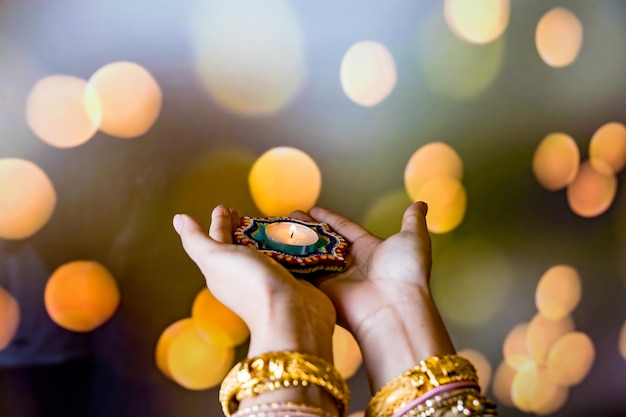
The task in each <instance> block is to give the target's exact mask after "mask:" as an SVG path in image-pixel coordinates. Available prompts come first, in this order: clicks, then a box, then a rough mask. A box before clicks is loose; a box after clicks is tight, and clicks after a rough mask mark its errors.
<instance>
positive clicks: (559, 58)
mask: <svg viewBox="0 0 626 417" xmlns="http://www.w3.org/2000/svg"><path fill="white" fill-rule="evenodd" d="M582 43H583V26H582V24H581V23H580V21H579V20H578V18H577V17H576V15H575V14H574V13H572V12H571V11H569V10H567V9H564V8H563V7H555V8H554V9H552V10H550V11H549V12H547V13H546V14H544V15H543V17H542V18H541V19H540V20H539V23H538V24H537V30H536V32H535V44H536V45H537V52H539V56H541V59H543V61H544V62H545V63H546V64H548V65H549V66H551V67H557V68H558V67H565V66H568V65H570V64H571V63H572V62H574V60H575V59H576V57H577V56H578V53H579V52H580V48H581V46H582Z"/></svg>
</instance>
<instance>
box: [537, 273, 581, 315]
mask: <svg viewBox="0 0 626 417" xmlns="http://www.w3.org/2000/svg"><path fill="white" fill-rule="evenodd" d="M581 293H582V289H581V284H580V276H579V275H578V272H577V271H576V270H575V269H574V268H572V267H571V266H568V265H556V266H553V267H552V268H550V269H548V270H547V271H546V272H545V273H544V274H543V276H542V277H541V279H540V280H539V283H538V284H537V291H536V292H535V303H536V304H537V309H538V310H539V312H540V313H541V314H542V315H543V316H545V317H547V318H548V319H551V320H559V319H562V318H563V317H565V316H567V315H568V314H570V313H571V312H572V311H573V310H574V309H575V308H576V306H577V305H578V303H579V302H580V297H581Z"/></svg>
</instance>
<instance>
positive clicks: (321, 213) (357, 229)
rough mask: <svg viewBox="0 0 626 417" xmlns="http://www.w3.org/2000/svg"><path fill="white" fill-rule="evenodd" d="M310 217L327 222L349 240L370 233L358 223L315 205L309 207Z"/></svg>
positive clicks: (354, 239)
mask: <svg viewBox="0 0 626 417" xmlns="http://www.w3.org/2000/svg"><path fill="white" fill-rule="evenodd" d="M311 217H313V218H314V219H315V220H316V221H318V222H322V223H328V225H330V227H332V228H333V229H334V230H335V231H336V232H337V233H339V234H340V235H342V236H343V237H345V238H346V239H348V240H349V241H351V242H355V241H357V240H358V239H360V238H362V237H363V236H368V235H370V233H369V232H368V231H367V230H365V229H364V228H362V227H361V226H359V225H358V224H356V223H353V222H352V221H350V220H348V219H347V218H345V217H343V216H340V215H339V214H337V213H333V212H332V211H330V210H328V209H325V208H321V207H315V208H313V209H311Z"/></svg>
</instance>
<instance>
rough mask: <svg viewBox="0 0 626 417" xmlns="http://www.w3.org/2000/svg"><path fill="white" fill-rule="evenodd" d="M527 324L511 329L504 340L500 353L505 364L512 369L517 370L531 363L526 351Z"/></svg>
mask: <svg viewBox="0 0 626 417" xmlns="http://www.w3.org/2000/svg"><path fill="white" fill-rule="evenodd" d="M527 332H528V323H522V324H518V325H517V326H515V327H513V329H511V331H510V332H509V334H508V335H507V336H506V339H504V345H503V346H502V353H503V356H504V360H505V361H506V363H507V364H508V365H509V366H510V367H511V368H513V369H516V370H519V369H522V368H523V367H525V366H526V365H528V364H529V363H531V362H532V360H531V359H530V356H529V355H528V350H527V349H526V334H527Z"/></svg>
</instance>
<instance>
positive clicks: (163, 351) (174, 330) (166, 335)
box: [154, 318, 193, 378]
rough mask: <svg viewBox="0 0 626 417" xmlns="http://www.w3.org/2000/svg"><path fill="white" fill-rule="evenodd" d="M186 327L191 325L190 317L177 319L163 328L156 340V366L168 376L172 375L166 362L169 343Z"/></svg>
mask: <svg viewBox="0 0 626 417" xmlns="http://www.w3.org/2000/svg"><path fill="white" fill-rule="evenodd" d="M188 327H193V321H192V320H191V318H185V319H181V320H178V321H176V322H174V323H172V324H170V325H169V326H167V328H166V329H165V330H163V333H161V336H160V337H159V341H158V342H157V345H156V349H155V354H154V356H155V361H156V365H157V368H159V370H160V371H161V372H163V374H165V376H167V377H168V378H171V377H172V374H171V372H170V368H169V364H168V355H169V351H170V345H171V344H172V340H174V338H175V337H176V336H178V334H179V333H180V332H181V331H182V330H184V329H186V328H188Z"/></svg>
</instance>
